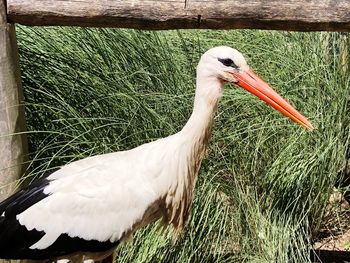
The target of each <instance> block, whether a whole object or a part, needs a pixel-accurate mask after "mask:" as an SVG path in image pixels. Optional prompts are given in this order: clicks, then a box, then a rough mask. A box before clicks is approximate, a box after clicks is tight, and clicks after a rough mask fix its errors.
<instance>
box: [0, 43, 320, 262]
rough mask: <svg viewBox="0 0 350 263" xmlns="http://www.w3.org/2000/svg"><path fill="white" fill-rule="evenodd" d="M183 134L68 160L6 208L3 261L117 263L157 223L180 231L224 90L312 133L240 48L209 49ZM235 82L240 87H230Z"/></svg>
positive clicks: (1, 220)
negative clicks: (124, 245)
mask: <svg viewBox="0 0 350 263" xmlns="http://www.w3.org/2000/svg"><path fill="white" fill-rule="evenodd" d="M196 70H197V72H196V73H197V77H196V90H195V97H194V104H193V110H192V113H191V115H190V117H189V119H188V121H187V122H186V123H185V124H184V126H183V127H182V129H181V130H180V131H179V132H177V133H175V134H172V135H169V136H168V137H165V138H160V139H157V140H154V141H151V142H148V143H145V144H142V145H140V146H138V147H136V148H132V149H129V150H124V151H118V152H112V153H107V154H102V155H96V156H91V157H87V158H84V159H81V160H77V161H74V162H71V163H68V164H66V165H64V166H62V167H60V168H59V169H58V170H56V171H54V172H52V173H51V174H50V175H48V176H46V177H43V178H41V179H38V180H36V181H34V182H33V183H31V184H29V185H28V186H26V187H24V188H22V189H21V190H19V191H18V192H17V193H14V194H13V195H12V196H10V197H8V198H7V199H5V200H4V201H3V202H1V203H0V258H3V259H29V260H45V261H55V260H59V259H69V260H71V261H74V262H80V261H82V260H102V261H103V262H112V260H113V259H114V257H115V255H114V251H115V249H116V247H117V246H118V245H119V244H120V243H121V242H123V241H124V240H126V239H128V237H130V236H131V235H132V234H133V233H135V231H136V230H138V229H140V228H141V227H144V226H146V225H148V224H150V223H153V222H155V221H161V223H163V224H164V225H166V226H168V225H171V226H172V227H173V229H174V233H175V234H177V235H178V234H180V233H181V231H182V229H183V228H184V226H185V225H186V222H187V221H188V218H189V216H190V212H191V205H192V200H193V197H194V189H195V185H196V178H197V175H198V172H199V169H200V166H201V162H202V160H203V158H204V156H205V152H206V149H207V145H208V142H209V140H210V137H211V133H212V127H213V120H214V116H215V113H216V110H217V106H218V103H219V100H220V98H221V97H222V94H223V91H224V89H227V88H228V87H232V86H238V87H241V88H243V89H245V90H247V91H248V92H250V93H252V94H253V95H255V96H257V97H258V98H260V99H261V100H263V101H265V102H266V103H267V104H269V105H271V106H272V107H273V108H275V109H276V110H278V111H279V112H281V113H282V114H283V115H285V116H287V117H289V118H290V119H291V120H293V121H294V122H296V123H298V124H300V125H301V126H303V127H305V128H306V129H308V130H310V131H312V130H313V129H314V127H313V125H312V124H311V122H309V121H308V119H307V118H306V117H304V116H303V115H302V114H301V113H299V112H298V111H297V110H296V109H295V108H294V107H293V106H291V105H290V104H289V103H288V102H287V101H286V100H284V99H283V98H282V97H281V96H280V95H278V93H277V92H275V91H274V90H273V89H272V88H271V87H270V86H269V85H268V84H267V83H266V82H265V81H264V80H262V79H261V78H260V77H259V76H258V75H257V74H256V73H254V71H253V70H251V69H250V68H249V66H248V64H247V62H246V60H245V58H244V56H243V55H242V54H241V53H240V52H239V51H238V50H236V49H234V48H231V47H227V46H217V47H213V48H211V49H209V50H207V51H206V52H205V53H204V54H203V55H202V56H201V58H200V60H199V63H198V65H197V69H196ZM225 83H231V84H233V85H225Z"/></svg>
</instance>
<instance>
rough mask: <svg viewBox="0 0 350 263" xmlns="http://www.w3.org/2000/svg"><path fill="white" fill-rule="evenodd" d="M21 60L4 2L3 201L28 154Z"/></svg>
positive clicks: (0, 60) (0, 6)
mask: <svg viewBox="0 0 350 263" xmlns="http://www.w3.org/2000/svg"><path fill="white" fill-rule="evenodd" d="M22 101H23V95H22V87H21V76H20V70H19V58H18V50H17V43H16V35H15V28H14V25H13V24H8V23H7V22H6V12H5V4H4V0H0V201H1V200H3V199H4V198H5V197H7V196H8V195H9V194H10V193H11V192H12V191H13V188H14V186H15V185H14V184H13V183H14V181H15V180H17V179H18V178H19V177H20V176H21V175H22V173H23V165H22V164H23V162H24V159H25V154H26V151H27V142H26V138H25V135H12V134H15V133H18V132H21V131H24V129H25V120H24V109H23V106H20V104H21V103H22Z"/></svg>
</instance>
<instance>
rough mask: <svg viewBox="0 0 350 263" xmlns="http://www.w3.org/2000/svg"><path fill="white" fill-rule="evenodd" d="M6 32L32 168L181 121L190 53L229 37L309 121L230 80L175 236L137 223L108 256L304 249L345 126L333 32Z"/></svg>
mask: <svg viewBox="0 0 350 263" xmlns="http://www.w3.org/2000/svg"><path fill="white" fill-rule="evenodd" d="M17 34H18V39H19V49H20V56H21V68H22V78H23V85H24V92H25V99H26V114H27V118H28V129H29V132H28V137H29V143H30V145H29V146H30V160H31V161H30V165H29V167H28V175H27V177H28V178H29V179H30V180H31V179H33V178H36V177H39V176H42V175H43V174H44V173H45V172H46V171H48V170H50V169H53V168H54V167H57V166H59V165H62V164H64V163H67V162H71V161H74V160H77V159H81V158H83V157H87V156H90V155H95V154H100V153H106V152H111V151H117V150H122V149H129V148H132V147H134V146H137V145H139V144H142V143H144V142H148V141H151V140H154V139H156V138H159V137H164V136H167V135H169V134H172V133H175V132H177V131H179V130H180V129H181V127H182V126H183V125H184V123H185V122H186V120H187V118H188V117H189V115H190V112H191V109H192V103H193V97H194V88H195V82H194V79H195V67H196V63H197V62H198V60H199V57H200V55H201V54H202V53H203V52H204V51H205V50H206V49H208V48H210V47H213V46H216V45H229V46H232V47H235V48H237V49H238V50H240V51H241V52H242V53H243V54H244V55H245V56H246V57H247V58H248V62H249V64H250V65H251V68H252V69H254V70H255V71H256V72H257V73H258V74H259V75H261V76H262V77H263V78H264V79H266V80H267V81H268V82H269V83H270V84H271V85H272V86H273V87H275V89H276V90H278V92H279V93H280V94H282V95H283V96H284V97H286V98H288V100H289V101H291V102H292V104H294V105H295V106H296V107H297V108H298V109H299V110H300V111H301V112H302V113H303V114H304V115H305V116H307V117H309V119H310V120H311V121H312V122H313V123H314V124H315V126H316V127H317V130H316V131H315V132H313V133H310V132H307V131H306V130H304V129H302V128H301V127H299V126H298V125H296V124H294V123H292V122H291V121H290V120H288V119H286V118H284V117H283V116H281V115H280V114H279V113H277V112H276V111H274V110H273V109H272V108H270V107H267V106H266V104H264V103H263V102H260V101H259V100H257V99H256V98H255V97H253V96H251V95H250V94H247V93H246V92H245V91H243V90H240V89H239V88H236V87H232V86H229V85H228V86H227V87H226V90H225V93H224V96H223V98H222V101H221V103H220V106H219V109H218V114H217V116H216V123H215V128H214V133H213V138H212V140H211V143H210V148H209V150H208V153H207V157H206V159H205V160H204V162H203V165H202V168H201V171H200V175H199V181H198V184H197V187H196V199H195V201H194V206H193V212H192V217H191V219H190V221H189V223H188V226H187V227H186V229H185V231H184V232H183V234H182V235H181V236H180V237H179V239H178V240H176V241H175V240H172V238H171V230H165V231H164V232H161V231H159V227H158V226H157V225H153V226H150V227H148V228H146V229H143V230H141V231H139V232H137V233H136V234H135V236H134V238H133V239H132V240H130V241H129V242H127V243H125V244H123V245H122V246H120V247H119V249H118V262H140V263H141V262H259V263H261V262H281V263H282V262H309V250H310V248H311V247H312V242H313V241H312V240H313V238H314V237H315V235H316V234H317V231H318V229H319V227H320V224H321V223H322V216H323V214H324V213H325V208H326V203H327V201H328V197H329V194H330V193H331V191H332V189H333V185H334V181H335V180H336V175H337V172H338V170H339V168H340V166H341V164H342V162H343V161H344V159H345V154H346V147H347V146H348V145H349V139H350V138H349V131H350V130H349V129H350V121H349V113H348V111H349V108H347V107H349V105H348V104H347V103H348V101H347V99H348V97H349V93H350V90H349V81H350V78H349V75H348V73H349V72H346V73H344V72H343V71H342V70H340V66H339V53H340V52H341V51H340V50H341V48H340V39H341V37H342V36H341V35H340V34H325V33H288V32H284V33H283V32H270V31H255V30H250V31H249V30H244V31H238V30H235V31H209V30H206V31H194V30H190V31H164V32H147V31H134V30H112V29H108V30H107V29H73V28H27V27H19V28H17ZM348 49H349V48H348ZM349 51H350V50H349Z"/></svg>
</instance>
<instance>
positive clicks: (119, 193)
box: [0, 154, 158, 258]
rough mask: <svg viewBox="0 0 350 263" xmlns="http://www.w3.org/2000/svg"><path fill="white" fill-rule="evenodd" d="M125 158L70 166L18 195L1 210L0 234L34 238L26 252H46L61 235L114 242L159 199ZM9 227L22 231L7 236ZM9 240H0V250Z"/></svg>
mask: <svg viewBox="0 0 350 263" xmlns="http://www.w3.org/2000/svg"><path fill="white" fill-rule="evenodd" d="M130 157H132V156H128V154H125V156H124V155H123V154H119V155H116V154H114V155H113V154H106V155H103V156H96V157H92V158H87V159H83V160H81V161H78V162H73V163H71V164H69V165H67V166H64V167H63V168H61V169H60V170H58V171H57V172H55V173H53V174H52V175H51V176H49V177H48V178H47V179H45V180H43V181H42V182H41V183H37V184H36V183H35V184H33V185H31V186H30V187H29V188H27V189H24V190H21V191H19V192H18V193H17V194H15V195H14V196H12V197H11V198H10V199H8V200H5V201H4V202H3V203H2V204H1V205H0V213H1V217H0V231H2V232H1V233H3V232H4V231H5V233H6V231H9V234H10V235H12V236H15V235H17V234H19V232H21V234H22V232H26V233H27V234H28V233H34V235H33V237H31V238H28V239H29V241H30V242H26V244H23V245H26V246H27V250H28V243H30V246H29V249H30V250H33V251H38V250H42V251H46V250H48V249H49V248H50V247H52V246H55V242H56V243H57V241H58V240H60V238H62V236H63V235H65V236H68V237H70V238H78V239H82V240H86V241H89V240H92V241H97V242H102V243H103V242H108V243H116V242H118V241H119V239H120V238H121V236H122V235H123V233H125V232H126V231H128V230H130V229H131V228H132V226H133V225H134V224H135V223H137V222H138V220H141V218H142V216H143V215H144V213H145V211H146V210H147V208H148V207H149V206H150V205H151V204H153V203H154V202H155V201H156V200H157V198H158V196H157V193H156V192H155V191H154V189H153V188H152V181H150V180H149V178H147V177H145V176H144V174H143V172H142V170H140V169H139V168H138V167H137V165H135V162H137V160H130ZM133 161H134V162H133ZM153 174H154V171H153ZM10 222H12V225H16V229H19V230H21V231H19V230H16V229H15V228H14V229H15V231H12V230H9V229H10ZM24 230H25V231H24ZM16 231H17V232H18V233H17V232H16ZM28 235H29V234H28ZM8 236H9V235H3V234H0V250H1V249H2V247H5V246H4V244H5V243H6V242H7V240H8V239H9V237H8ZM1 244H2V245H1ZM0 258H1V253H0Z"/></svg>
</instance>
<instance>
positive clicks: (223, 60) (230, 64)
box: [218, 58, 238, 68]
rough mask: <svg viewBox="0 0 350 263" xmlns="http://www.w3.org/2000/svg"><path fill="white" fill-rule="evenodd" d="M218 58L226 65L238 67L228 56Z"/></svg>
mask: <svg viewBox="0 0 350 263" xmlns="http://www.w3.org/2000/svg"><path fill="white" fill-rule="evenodd" d="M218 60H219V61H220V62H221V63H222V64H224V65H225V66H226V67H233V68H238V67H237V65H236V64H235V63H234V62H233V60H232V59H230V58H218Z"/></svg>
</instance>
